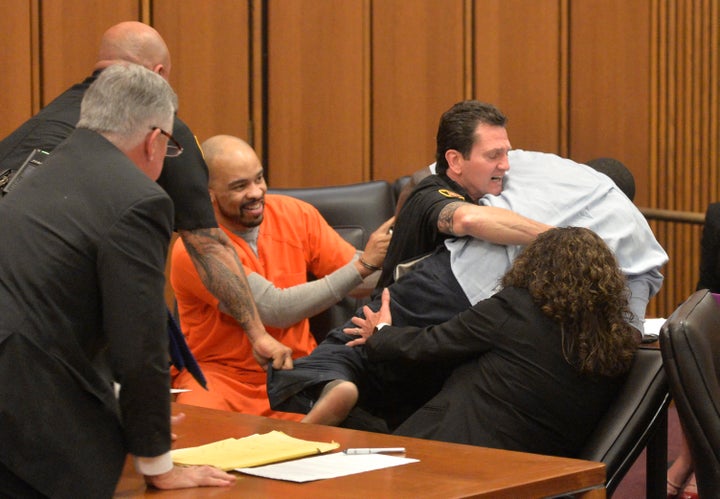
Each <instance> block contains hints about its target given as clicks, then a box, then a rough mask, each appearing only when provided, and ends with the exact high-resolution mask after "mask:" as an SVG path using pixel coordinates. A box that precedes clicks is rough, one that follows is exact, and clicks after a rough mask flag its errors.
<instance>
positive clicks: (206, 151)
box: [202, 135, 260, 187]
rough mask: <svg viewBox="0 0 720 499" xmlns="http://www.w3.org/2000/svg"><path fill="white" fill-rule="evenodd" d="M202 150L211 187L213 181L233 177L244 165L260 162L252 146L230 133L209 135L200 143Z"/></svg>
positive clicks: (222, 180)
mask: <svg viewBox="0 0 720 499" xmlns="http://www.w3.org/2000/svg"><path fill="white" fill-rule="evenodd" d="M202 151H203V155H204V156H205V162H206V163H207V165H208V171H209V174H210V178H209V182H210V187H213V185H212V184H213V183H217V182H225V181H227V179H229V178H232V177H235V176H236V175H237V174H238V173H239V171H240V170H245V169H246V167H249V166H253V167H254V166H255V165H259V164H260V160H259V159H258V157H257V154H255V151H254V150H253V148H252V147H250V145H249V144H248V143H247V142H245V141H244V140H242V139H239V138H237V137H233V136H232V135H216V136H214V137H210V138H209V139H207V140H206V141H205V142H203V143H202ZM254 169H255V168H253V170H254Z"/></svg>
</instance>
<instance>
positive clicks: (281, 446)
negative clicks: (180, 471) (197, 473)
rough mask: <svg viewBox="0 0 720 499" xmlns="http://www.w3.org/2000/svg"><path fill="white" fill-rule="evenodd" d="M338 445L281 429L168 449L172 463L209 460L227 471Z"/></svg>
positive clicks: (299, 455)
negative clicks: (315, 440) (293, 435)
mask: <svg viewBox="0 0 720 499" xmlns="http://www.w3.org/2000/svg"><path fill="white" fill-rule="evenodd" d="M338 447H340V444H339V443H337V442H330V443H327V442H311V441H310V440H300V439H299V438H293V437H290V436H288V435H285V434H284V433H283V432H281V431H271V432H269V433H265V434H262V435H259V434H255V435H250V436H249V437H244V438H227V439H225V440H219V441H217V442H213V443H211V444H206V445H200V446H198V447H188V448H186V449H177V450H174V451H172V459H173V462H174V463H175V464H209V465H211V466H216V467H218V468H220V469H222V470H225V471H228V470H233V469H235V468H249V467H252V466H260V465H262V464H269V463H276V462H278V461H285V460H287V459H295V458H298V457H305V456H312V455H314V454H322V453H323V452H328V451H331V450H333V449H337V448H338Z"/></svg>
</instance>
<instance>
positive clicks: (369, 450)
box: [345, 447, 405, 455]
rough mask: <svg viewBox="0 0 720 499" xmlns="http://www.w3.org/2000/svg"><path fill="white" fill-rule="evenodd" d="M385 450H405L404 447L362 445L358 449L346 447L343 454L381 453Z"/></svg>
mask: <svg viewBox="0 0 720 499" xmlns="http://www.w3.org/2000/svg"><path fill="white" fill-rule="evenodd" d="M385 452H405V447H364V448H360V449H346V450H345V454H349V455H353V454H383V453H385Z"/></svg>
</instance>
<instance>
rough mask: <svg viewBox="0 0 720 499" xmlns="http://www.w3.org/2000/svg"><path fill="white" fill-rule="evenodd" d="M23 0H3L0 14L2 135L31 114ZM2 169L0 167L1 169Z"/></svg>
mask: <svg viewBox="0 0 720 499" xmlns="http://www.w3.org/2000/svg"><path fill="white" fill-rule="evenodd" d="M32 7H33V3H32V2H28V1H27V0H4V2H3V10H2V15H1V16H0V33H2V42H0V61H3V62H2V71H0V88H2V89H3V91H2V92H1V93H0V109H2V114H3V118H2V120H0V137H5V136H6V135H7V134H9V133H10V132H12V131H13V130H14V129H15V128H16V127H17V126H18V125H20V124H21V123H22V122H23V121H25V120H26V119H28V118H29V117H30V116H32V114H33V96H34V95H35V93H36V90H37V88H38V87H37V80H36V79H33V68H34V67H35V64H36V63H37V61H36V60H34V58H33V45H32V35H33V29H32V26H33V25H32V23H31V19H32V17H33V12H32ZM2 170H3V168H0V171H2Z"/></svg>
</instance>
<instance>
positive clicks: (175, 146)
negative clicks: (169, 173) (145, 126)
mask: <svg viewBox="0 0 720 499" xmlns="http://www.w3.org/2000/svg"><path fill="white" fill-rule="evenodd" d="M150 129H151V130H160V133H161V134H163V135H164V136H165V137H167V138H168V143H167V151H166V152H165V156H166V157H168V158H177V157H178V156H180V155H181V154H182V152H183V146H181V145H180V142H178V141H177V139H175V137H173V136H172V135H171V134H169V133H168V132H166V131H165V130H163V129H162V128H160V127H159V126H151V127H150Z"/></svg>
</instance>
